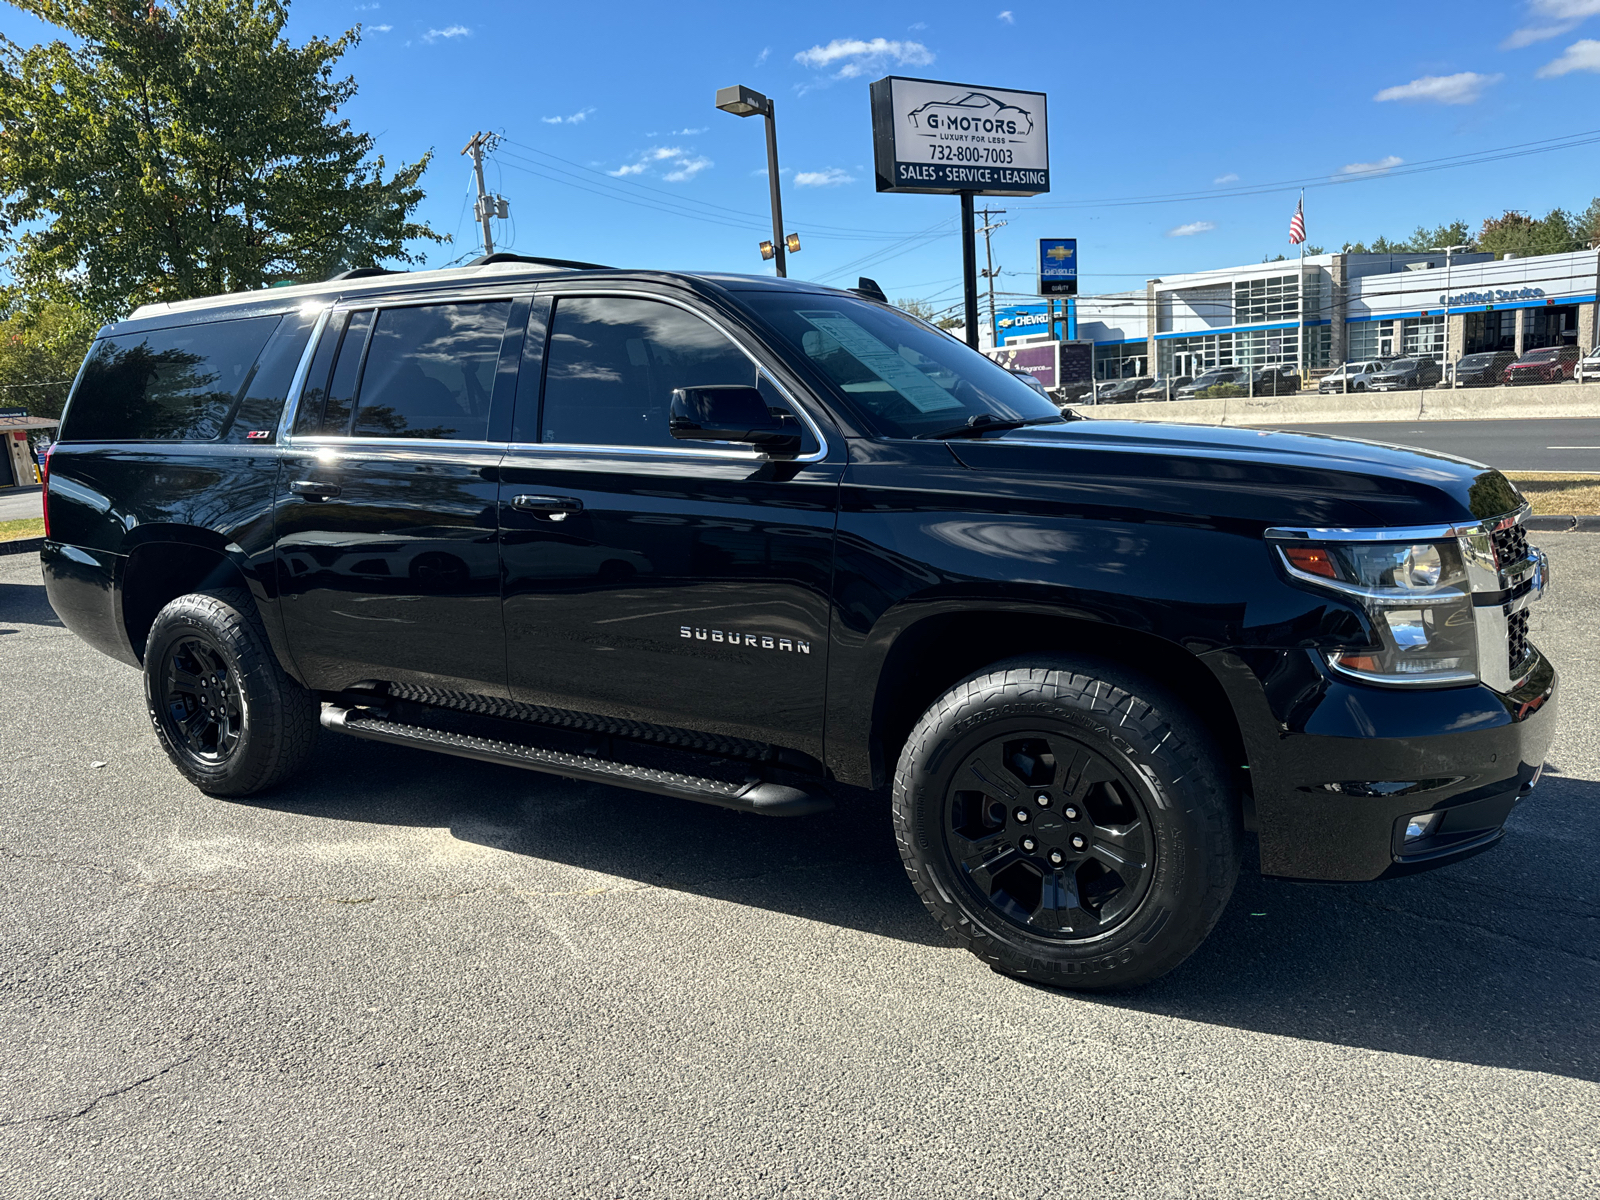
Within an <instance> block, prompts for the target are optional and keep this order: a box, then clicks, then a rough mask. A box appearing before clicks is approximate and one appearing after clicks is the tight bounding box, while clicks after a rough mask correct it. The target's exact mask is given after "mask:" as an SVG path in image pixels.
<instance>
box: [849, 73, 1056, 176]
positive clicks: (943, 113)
mask: <svg viewBox="0 0 1600 1200" xmlns="http://www.w3.org/2000/svg"><path fill="white" fill-rule="evenodd" d="M871 92H872V151H873V164H874V167H875V173H876V175H877V181H878V190H879V191H880V192H925V193H932V194H936V195H957V194H959V193H961V192H971V193H973V194H974V195H978V196H1034V195H1037V194H1039V193H1040V192H1048V191H1049V190H1050V145H1049V138H1048V136H1047V132H1046V128H1045V125H1046V122H1045V94H1044V93H1043V92H1013V91H1007V90H1003V89H1001V88H986V87H976V86H973V85H970V84H964V83H940V82H938V81H937V80H932V79H906V78H902V77H901V76H898V75H890V76H887V77H886V78H883V79H880V80H878V81H877V82H876V83H874V84H872V86H871Z"/></svg>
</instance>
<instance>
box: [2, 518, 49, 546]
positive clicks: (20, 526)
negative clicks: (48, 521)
mask: <svg viewBox="0 0 1600 1200" xmlns="http://www.w3.org/2000/svg"><path fill="white" fill-rule="evenodd" d="M43 536H44V518H43V517H23V518H22V519H21V520H20V521H0V542H14V541H16V540H17V539H18V538H34V537H43Z"/></svg>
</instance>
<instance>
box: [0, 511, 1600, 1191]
mask: <svg viewBox="0 0 1600 1200" xmlns="http://www.w3.org/2000/svg"><path fill="white" fill-rule="evenodd" d="M1541 540H1542V541H1543V543H1544V544H1545V545H1546V548H1547V549H1548V550H1549V551H1550V554H1551V557H1552V559H1553V576H1554V579H1555V581H1556V582H1555V588H1554V591H1553V594H1552V596H1551V598H1550V599H1548V600H1547V601H1545V602H1544V603H1542V604H1541V605H1539V606H1538V608H1537V610H1536V615H1535V617H1534V637H1535V639H1536V640H1538V641H1539V642H1540V643H1541V645H1543V647H1544V648H1545V650H1546V651H1547V653H1549V654H1550V656H1551V657H1552V658H1553V659H1555V661H1556V662H1557V663H1558V664H1559V665H1560V667H1561V669H1562V670H1563V672H1564V697H1563V699H1562V701H1561V703H1562V705H1563V712H1562V717H1561V731H1560V734H1559V736H1558V739H1557V741H1556V744H1555V747H1554V749H1553V752H1552V758H1551V763H1550V767H1549V769H1548V771H1547V772H1546V775H1545V778H1544V781H1543V782H1542V783H1541V784H1540V786H1539V788H1538V790H1537V791H1536V792H1535V793H1534V795H1533V796H1532V797H1531V798H1530V799H1529V800H1528V801H1527V802H1525V803H1524V804H1523V805H1522V806H1521V807H1520V808H1519V809H1518V810H1517V812H1516V813H1515V814H1514V815H1513V817H1512V819H1511V823H1510V833H1509V836H1508V837H1507V839H1506V840H1505V842H1504V843H1503V844H1502V845H1501V846H1499V847H1498V848H1496V849H1495V850H1494V851H1493V852H1491V853H1489V854H1486V855H1482V856H1480V857H1478V858H1475V859H1473V860H1471V861H1469V862H1466V863H1462V864H1458V865H1456V866H1454V867H1450V868H1448V869H1445V870H1441V871H1436V872H1433V873H1430V874H1427V875H1422V876H1416V877H1413V878H1409V879H1403V880H1397V881H1392V882H1388V883H1383V884H1370V885H1355V886H1313V885H1295V884H1289V883H1281V882H1268V881H1263V880H1262V879H1261V878H1260V877H1259V876H1257V875H1255V874H1254V873H1253V872H1247V873H1246V874H1245V875H1244V876H1243V877H1242V878H1241V880H1240V883H1239V887H1238V890H1237V891H1236V893H1235V895H1234V898H1233V902H1232V904H1231V906H1230V907H1229V909H1228V911H1227V912H1226V913H1225V914H1224V916H1223V919H1222V921H1221V923H1220V925H1219V926H1218V928H1217V930H1216V931H1215V932H1214V933H1213V935H1212V936H1211V938H1210V940H1209V941H1208V942H1207V943H1206V944H1205V945H1204V946H1203V947H1202V948H1201V949H1200V951H1199V952H1198V953H1197V954H1196V955H1195V956H1194V957H1193V958H1192V959H1190V960H1189V962H1187V963H1186V964H1184V965H1183V966H1182V967H1180V968H1179V969H1178V970H1177V971H1175V972H1174V973H1172V974H1171V975H1169V976H1167V977H1166V978H1165V979H1163V980H1161V981H1159V982H1158V983H1156V984H1154V985H1152V986H1150V987H1148V988H1146V989H1144V990H1142V991H1138V992H1132V993H1127V994H1119V995H1105V996H1089V995H1074V994H1071V993H1066V992H1057V991H1050V990H1046V989H1043V988H1039V987H1033V986H1029V985H1026V984H1022V983H1019V982H1016V981H1014V980H1011V979H1007V978H1004V977H1002V976H999V975H996V974H993V973H991V972H990V971H989V970H988V969H987V968H985V967H984V966H983V965H982V964H981V963H980V962H979V961H978V960H977V959H975V958H973V957H972V956H970V955H968V954H967V953H966V952H965V951H962V950H960V949H957V948H955V947H953V946H952V945H951V944H950V943H949V942H948V941H947V940H946V938H945V937H944V936H943V935H942V934H941V933H940V931H939V930H938V929H937V927H935V925H934V924H933V922H932V921H931V920H930V919H929V918H928V917H927V915H926V914H925V913H924V911H923V909H922V907H921V905H920V904H919V903H918V901H917V899H916V896H915V894H914V893H913V892H912V890H911V887H910V886H909V884H908V883H907V882H906V880H905V877H904V874H903V872H902V870H901V867H900V863H899V860H898V858H897V856H896V854H895V850H894V844H893V839H892V836H891V829H890V822H889V819H888V815H887V813H886V811H885V810H884V806H883V805H882V804H879V803H872V802H865V803H862V804H861V805H859V806H852V807H849V808H847V809H845V810H843V811H840V812H835V813H831V814H825V815H821V816H817V817H811V818H804V819H798V820H788V821H784V820H778V819H770V818H761V817H755V816H749V815H745V814H740V813H733V812H727V811H723V810H720V809H715V808H709V807H705V806H700V805H695V804H692V803H689V802H686V801H678V800H673V799H663V798H657V797H652V796H647V795H642V794H639V793H635V792H625V791H619V790H614V789H611V788H607V787H604V786H600V785H594V784H576V783H570V782H566V781H563V780H559V779H554V778H549V777H545V776H540V775H535V774H530V773H526V772H521V771H517V770H514V769H511V768H502V767H496V766H491V765H488V764H481V763H474V762H469V761H464V760H460V759H451V758H445V757H440V756H436V755H430V754H427V753H424V752H421V751H411V750H403V749H394V748H388V747H384V746H381V745H378V744H376V743H372V742H361V741H354V740H351V739H347V738H342V737H340V736H338V735H335V734H332V733H324V734H323V736H322V740H321V743H320V745H319V749H318V752H317V755H316V759H315V762H314V763H313V765H312V768H311V770H310V771H308V772H307V773H306V774H305V775H304V776H302V777H301V778H299V779H297V780H295V781H293V782H292V783H290V784H288V785H286V786H284V787H282V788H280V789H279V790H278V791H276V792H274V793H272V794H270V795H266V796H262V797H258V798H256V799H253V800H249V801H226V800H216V799H211V798H208V797H206V796H204V795H202V794H200V793H199V792H197V791H195V790H194V789H193V788H192V787H190V786H189V785H188V784H187V783H185V782H184V781H183V780H182V779H181V777H180V776H178V775H177V773H176V772H175V771H173V770H172V768H171V767H170V766H169V765H168V763H167V761H166V759H165V758H164V757H163V755H162V754H161V752H160V750H159V749H158V748H157V746H156V743H155V739H154V737H153V736H152V734H151V731H150V728H149V722H148V719H147V717H146V716H145V715H144V710H143V700H142V692H141V687H140V680H139V676H138V674H137V673H136V672H135V671H134V670H132V669H131V668H128V667H124V666H121V665H118V664H116V663H114V662H113V661H111V660H110V659H107V658H104V657H102V656H101V655H99V654H97V653H96V652H94V651H93V650H90V649H89V648H88V647H87V646H85V645H84V644H82V643H81V642H79V641H78V640H77V639H76V638H74V637H73V636H72V635H71V634H69V633H67V632H66V631H65V630H64V629H63V628H62V627H61V625H60V624H59V623H58V621H57V620H56V618H55V616H54V615H53V614H52V612H51V611H50V609H49V608H48V606H47V605H46V603H45V600H44V594H43V589H42V587H41V585H40V582H39V575H38V564H37V561H36V559H34V558H33V556H31V555H18V556H15V557H14V558H10V559H0V680H4V684H3V686H0V704H3V709H0V763H3V767H0V775H3V778H4V781H5V786H4V788H3V789H0V911H3V912H4V913H5V918H6V919H5V920H4V921H0V1044H3V1045H4V1046H5V1048H6V1050H5V1069H4V1070H3V1071H0V1196H4V1197H8V1198H9V1197H27V1198H28V1200H39V1198H47V1197H51V1198H53V1197H69V1196H70V1197H80V1196H94V1197H112V1196H114V1197H118V1198H119V1200H120V1198H124V1197H128V1198H131V1197H157V1196H160V1197H167V1196H183V1197H206V1198H207V1200H211V1198H214V1197H229V1196H248V1197H296V1198H298V1197H391V1196H395V1197H401V1196H403V1197H426V1198H427V1200H440V1198H455V1197H473V1198H480V1197H481V1198H488V1197H495V1198H501V1197H522V1196H528V1197H546V1196H549V1197H555V1196H561V1197H566V1196H579V1197H601V1198H613V1197H696V1198H698V1197H769V1196H788V1197H807V1198H811V1197H874V1198H876V1197H896V1198H898V1197H960V1198H962V1200H968V1198H980V1197H982V1198H988V1197H993V1198H996V1200H1018V1198H1023V1197H1038V1198H1043V1197H1050V1198H1056V1197H1061V1198H1066V1197H1074V1198H1076V1197H1081V1196H1095V1197H1138V1198H1140V1200H1147V1198H1152V1197H1219V1198H1220V1197H1239V1196H1249V1197H1278V1196H1282V1197H1304V1196H1329V1197H1339V1198H1340V1200H1347V1198H1356V1197H1384V1198H1388V1197H1418V1198H1429V1200H1431V1198H1434V1197H1441V1196H1449V1197H1452V1198H1453V1200H1466V1198H1476V1197H1482V1198H1484V1200H1511V1198H1521V1197H1553V1196H1578V1195H1595V1194H1596V1193H1597V1191H1600V1180H1597V1178H1596V1171H1597V1142H1596V1137H1595V1118H1596V1114H1597V1113H1600V1037H1597V1034H1600V1028H1597V1013H1600V1009H1597V1006H1596V1000H1595V997H1596V995H1597V991H1600V951H1597V938H1596V934H1597V931H1600V875H1597V872H1596V871H1595V867H1594V861H1595V859H1594V848H1595V845H1596V842H1597V839H1600V733H1597V731H1600V704H1597V702H1596V694H1597V685H1600V643H1597V642H1596V640H1595V638H1594V617H1593V614H1594V613H1595V611H1596V606H1597V604H1600V561H1597V559H1600V555H1597V553H1596V552H1597V551H1600V537H1596V536H1595V535H1590V534H1552V535H1542V537H1541Z"/></svg>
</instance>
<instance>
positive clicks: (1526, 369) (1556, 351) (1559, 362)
mask: <svg viewBox="0 0 1600 1200" xmlns="http://www.w3.org/2000/svg"><path fill="white" fill-rule="evenodd" d="M1577 365H1578V348H1577V347H1576V346H1541V347H1540V348H1539V349H1537V350H1529V351H1528V352H1527V353H1526V354H1524V355H1523V356H1522V357H1521V358H1519V359H1517V361H1516V362H1514V363H1512V364H1511V365H1510V366H1508V367H1507V368H1506V370H1505V375H1504V376H1503V378H1504V379H1505V381H1506V382H1507V383H1510V384H1520V383H1561V382H1562V381H1564V380H1568V379H1571V378H1572V376H1573V374H1574V370H1575V368H1576V367H1577Z"/></svg>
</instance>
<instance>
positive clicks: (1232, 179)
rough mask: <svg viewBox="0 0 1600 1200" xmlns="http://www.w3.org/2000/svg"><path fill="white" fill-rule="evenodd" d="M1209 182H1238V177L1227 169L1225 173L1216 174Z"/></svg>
mask: <svg viewBox="0 0 1600 1200" xmlns="http://www.w3.org/2000/svg"><path fill="white" fill-rule="evenodd" d="M1211 182H1212V183H1238V182H1239V177H1238V176H1237V175H1235V174H1234V173H1233V172H1232V171H1229V172H1228V173H1227V174H1226V175H1218V176H1217V177H1216V178H1215V179H1213V180H1212V181H1211Z"/></svg>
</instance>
